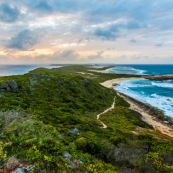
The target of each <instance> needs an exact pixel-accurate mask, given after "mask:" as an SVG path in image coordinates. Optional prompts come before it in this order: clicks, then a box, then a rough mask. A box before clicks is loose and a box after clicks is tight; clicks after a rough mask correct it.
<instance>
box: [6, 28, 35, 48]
mask: <svg viewBox="0 0 173 173" xmlns="http://www.w3.org/2000/svg"><path fill="white" fill-rule="evenodd" d="M37 42H38V37H37V35H35V34H34V33H33V32H31V31H30V30H23V31H21V32H19V33H18V34H17V35H16V36H14V37H12V38H11V39H10V41H9V43H8V45H7V47H8V48H12V49H18V50H28V49H30V48H32V47H33V46H34V45H35V44H36V43H37Z"/></svg>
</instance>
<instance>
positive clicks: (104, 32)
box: [94, 21, 141, 40]
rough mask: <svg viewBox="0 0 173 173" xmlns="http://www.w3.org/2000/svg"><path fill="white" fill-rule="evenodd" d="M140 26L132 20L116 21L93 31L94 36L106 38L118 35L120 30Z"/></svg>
mask: <svg viewBox="0 0 173 173" xmlns="http://www.w3.org/2000/svg"><path fill="white" fill-rule="evenodd" d="M139 28H141V26H140V24H139V23H137V22H134V21H129V22H125V23H124V22H123V23H116V24H112V25H109V26H106V27H102V28H97V29H96V30H95V32H94V34H95V35H96V36H100V37H102V38H104V39H107V40H112V39H116V38H118V37H120V32H121V30H135V29H139Z"/></svg>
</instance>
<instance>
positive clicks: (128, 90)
mask: <svg viewBox="0 0 173 173" xmlns="http://www.w3.org/2000/svg"><path fill="white" fill-rule="evenodd" d="M135 82H136V81H135ZM135 82H134V81H125V82H122V83H121V84H120V85H117V86H116V87H115V90H116V91H118V92H121V93H124V94H126V95H128V96H130V97H132V98H135V99H137V100H139V101H141V102H143V103H147V104H150V105H151V106H154V107H156V108H158V109H160V110H162V111H163V112H164V114H165V115H167V116H169V117H173V97H172V94H173V93H172V92H171V93H169V95H167V96H166V95H165V96H164V95H163V94H161V92H160V91H163V88H162V89H159V88H156V87H157V86H156V85H153V82H149V81H141V83H135ZM138 82H140V81H138ZM145 82H146V84H145ZM154 83H157V82H154ZM159 84H164V83H159ZM167 84H168V83H167ZM141 86H143V89H139V87H141ZM135 87H136V89H135ZM148 87H149V88H148ZM169 87H170V85H169ZM171 87H172V86H171ZM164 91H167V90H166V88H165V89H164ZM159 93H160V94H159Z"/></svg>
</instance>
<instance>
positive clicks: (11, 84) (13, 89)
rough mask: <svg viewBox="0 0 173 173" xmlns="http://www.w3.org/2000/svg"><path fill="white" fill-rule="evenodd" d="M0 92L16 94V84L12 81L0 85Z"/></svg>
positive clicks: (17, 88) (17, 89)
mask: <svg viewBox="0 0 173 173" xmlns="http://www.w3.org/2000/svg"><path fill="white" fill-rule="evenodd" d="M0 90H4V91H8V92H18V91H19V87H18V85H17V83H16V82H15V81H13V80H8V81H6V83H5V84H2V85H0Z"/></svg>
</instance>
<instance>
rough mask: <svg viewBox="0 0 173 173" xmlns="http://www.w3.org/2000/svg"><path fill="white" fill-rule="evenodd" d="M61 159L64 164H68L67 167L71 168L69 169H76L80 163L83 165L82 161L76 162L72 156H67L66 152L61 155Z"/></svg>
mask: <svg viewBox="0 0 173 173" xmlns="http://www.w3.org/2000/svg"><path fill="white" fill-rule="evenodd" d="M63 157H64V159H65V160H66V162H67V163H68V166H69V167H70V168H71V169H76V168H78V167H79V164H80V163H83V162H82V161H80V160H77V159H74V158H73V156H72V155H71V154H69V153H68V152H67V151H65V152H64V153H63Z"/></svg>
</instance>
